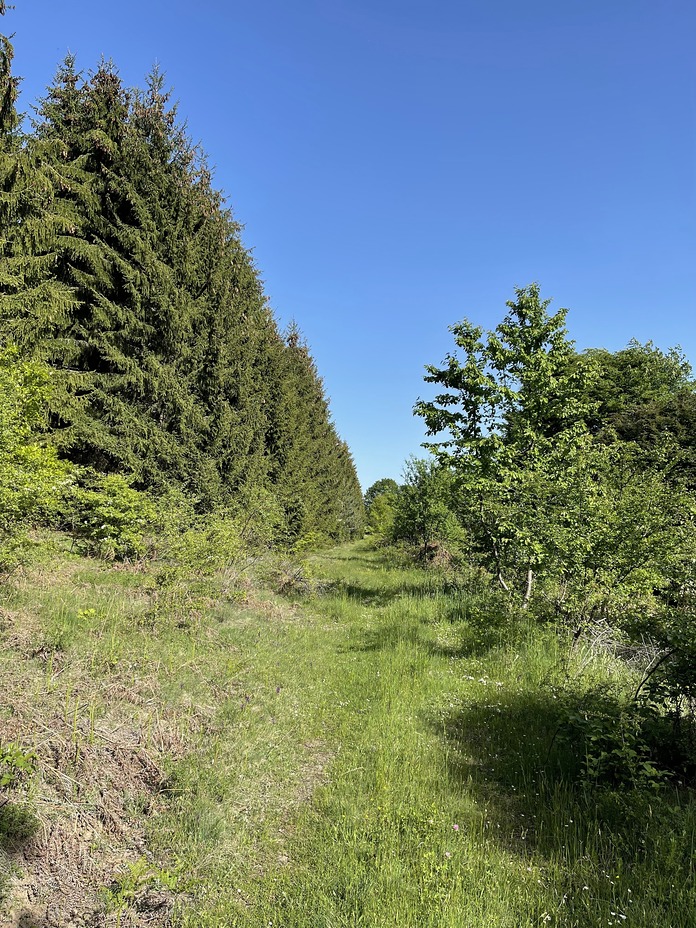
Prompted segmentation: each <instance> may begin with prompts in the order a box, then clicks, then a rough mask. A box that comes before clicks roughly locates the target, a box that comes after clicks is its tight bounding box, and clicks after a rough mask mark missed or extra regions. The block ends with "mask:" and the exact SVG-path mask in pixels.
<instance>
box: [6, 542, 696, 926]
mask: <svg viewBox="0 0 696 928" xmlns="http://www.w3.org/2000/svg"><path fill="white" fill-rule="evenodd" d="M43 557H44V562H45V563H44V562H41V560H40V558H39V559H38V561H37V564H36V565H35V567H34V569H33V570H32V571H29V573H28V574H27V576H26V579H25V580H24V581H23V582H20V583H17V584H15V587H14V590H13V591H12V593H11V594H8V599H7V602H8V606H9V607H10V608H11V609H12V610H14V612H15V614H16V615H19V616H23V617H24V618H23V622H24V624H25V637H26V638H27V641H29V640H30V641H31V647H29V646H28V645H27V646H24V647H23V651H22V653H23V655H24V658H23V660H24V663H23V665H22V673H23V674H24V683H25V684H26V685H27V686H28V688H29V691H30V692H31V699H32V701H33V704H34V706H35V707H36V709H35V711H36V714H37V716H38V720H39V721H40V720H41V718H48V717H49V716H50V713H51V712H52V713H54V714H57V713H60V714H61V716H62V719H63V721H62V723H61V724H62V725H63V727H64V729H65V732H66V733H67V734H65V736H64V737H65V738H66V739H67V740H69V739H70V738H71V737H73V738H74V741H75V745H76V746H78V747H79V746H80V745H81V747H82V750H83V751H84V756H85V757H86V756H88V754H89V750H90V746H94V745H96V746H98V745H99V743H100V739H102V738H108V737H113V733H114V732H116V731H122V730H123V728H124V726H126V727H127V728H128V729H129V730H130V731H131V732H132V734H133V738H134V739H139V740H138V743H139V744H142V745H143V746H144V747H145V748H146V749H147V750H148V751H150V752H151V754H152V756H153V757H155V758H156V759H157V763H158V764H159V765H160V767H161V770H162V783H161V786H160V794H161V795H160V797H159V799H158V802H157V804H156V807H153V808H148V809H146V808H145V805H147V804H146V803H144V802H143V801H141V800H140V799H139V797H138V794H137V791H134V793H133V795H132V796H130V799H129V803H130V804H129V806H128V809H127V813H128V814H129V815H131V816H132V818H133V820H134V821H137V820H138V817H140V820H142V825H143V829H144V839H145V841H146V851H145V852H142V851H138V854H141V853H145V854H146V855H147V860H148V861H149V860H151V861H152V862H153V866H154V865H155V864H156V867H155V869H154V870H152V873H154V874H155V875H157V874H160V875H162V874H163V875H164V876H167V875H170V876H171V880H169V883H170V884H171V886H173V887H174V888H175V890H176V894H175V896H174V899H175V904H174V908H173V909H172V910H171V911H170V914H169V915H168V918H171V919H172V921H173V923H174V924H175V925H179V926H181V928H193V926H202V928H206V926H208V928H213V926H217V928H223V926H239V928H251V926H259V928H261V926H263V928H269V926H274V928H352V926H366V928H397V926H399V928H402V926H404V928H416V926H433V928H434V926H438V928H440V926H441V928H484V926H485V928H489V926H495V928H508V926H509V928H512V926H519V928H527V926H537V925H539V926H545V925H551V926H553V925H556V926H564V928H590V926H599V925H602V926H604V925H620V924H626V925H628V926H641V928H655V926H660V928H662V926H664V928H669V926H672V928H691V926H694V925H696V890H695V883H694V854H693V852H694V837H695V834H696V814H695V808H696V807H695V805H694V802H693V798H692V793H691V792H690V791H689V790H688V789H686V788H676V787H661V788H655V789H646V788H641V789H635V788H632V787H631V785H630V784H626V783H624V784H620V788H619V786H617V787H616V788H612V789H610V788H608V787H606V786H599V785H598V784H593V783H592V782H590V781H588V779H587V777H585V778H584V779H583V778H582V777H580V776H579V774H580V772H581V768H582V761H583V757H582V746H581V745H580V744H579V743H573V742H572V741H569V740H568V739H567V738H565V739H564V737H562V732H561V730H562V726H563V723H564V719H565V718H566V716H565V715H564V712H565V711H566V706H567V703H568V697H569V694H570V696H571V697H572V699H573V700H575V704H576V705H578V706H580V707H582V704H583V703H582V698H583V692H585V691H588V692H589V691H591V690H592V688H593V687H596V686H597V685H600V684H601V685H602V686H603V687H604V688H605V690H606V692H608V693H611V692H614V691H615V692H617V693H618V692H620V691H621V689H622V687H625V686H626V684H627V682H630V671H629V670H628V669H627V668H626V667H625V666H623V665H622V664H620V662H618V661H616V660H614V659H612V658H611V657H610V656H608V655H606V654H602V653H598V654H594V653H592V652H590V651H589V650H587V648H586V647H583V646H575V647H574V648H573V649H572V650H570V649H569V648H568V645H567V643H566V642H564V640H563V639H562V638H561V637H559V635H558V634H557V632H556V631H555V630H553V629H550V628H548V627H544V626H540V625H537V624H535V623H534V622H533V621H532V620H531V619H530V618H529V617H526V616H518V617H517V618H514V619H513V618H511V616H510V614H509V612H506V611H505V610H504V609H502V608H501V604H500V600H499V598H498V597H497V596H496V595H495V594H493V593H490V592H488V591H486V590H484V589H474V588H473V587H472V589H467V588H466V586H465V585H464V586H462V585H461V584H460V585H459V586H455V585H453V584H452V583H451V582H450V581H448V580H447V579H446V578H444V577H443V576H442V575H440V574H438V573H436V572H434V571H429V570H423V569H421V568H418V567H414V566H413V565H411V564H409V563H408V561H405V560H404V559H403V558H401V557H400V556H399V555H397V554H396V553H394V552H390V551H388V550H374V549H372V548H371V547H370V546H369V545H368V544H367V543H359V544H356V545H351V546H346V547H344V548H339V549H334V550H332V551H329V552H325V553H324V554H322V555H319V556H317V557H315V558H314V559H313V562H312V570H313V572H314V573H315V575H316V576H317V578H319V580H320V581H321V582H319V583H318V584H317V591H318V592H316V593H315V594H314V595H311V596H304V597H297V598H295V599H294V600H293V599H292V598H290V599H288V598H284V599H281V598H279V597H277V596H274V595H273V594H271V593H262V592H259V591H258V590H256V591H253V590H252V591H248V595H247V598H246V601H244V602H240V601H234V600H230V599H229V598H227V599H225V598H224V597H221V596H220V595H219V592H218V593H216V590H215V587H214V585H211V586H209V588H207V589H206V590H205V591H203V592H201V591H200V590H199V592H198V594H197V595H196V596H192V595H188V593H187V594H186V595H184V596H182V597H179V599H174V600H169V601H168V605H167V607H166V608H159V607H157V603H158V593H157V580H156V577H155V576H154V574H153V573H151V572H150V573H149V572H148V571H147V570H146V571H144V572H133V571H119V570H114V569H111V568H105V567H104V566H103V565H99V564H98V563H97V562H94V561H90V560H86V559H81V558H78V557H75V556H72V555H70V554H69V553H67V552H65V551H61V550H57V551H56V550H52V551H49V552H48V553H44V555H43ZM474 586H475V585H474ZM155 607H157V608H155ZM13 660H14V661H15V662H16V648H15V651H14V652H7V653H6V655H5V658H4V661H5V662H4V664H2V666H1V667H0V670H2V671H3V673H4V677H5V678H6V679H8V678H9V674H10V672H11V669H12V667H13V666H15V665H13V664H12V663H11V662H12V661H13ZM42 713H43V714H42ZM559 732H561V734H560V735H559ZM71 733H72V734H71ZM35 740H36V743H37V745H38V746H39V747H40V744H41V740H40V737H39V736H38V735H37V736H36V738H35ZM29 741H31V739H29ZM93 749H94V748H93ZM76 757H77V754H76ZM80 763H81V762H80V761H79V760H75V762H74V769H73V774H74V776H75V779H76V780H79V776H80V770H81V766H80ZM77 791H78V792H79V790H77ZM86 793H87V794H89V790H87V791H86ZM81 795H82V799H83V800H84V798H85V791H84V790H83V793H82V794H81ZM35 798H36V801H37V804H38V805H37V807H38V809H39V814H40V815H43V816H44V817H45V816H46V815H47V814H48V813H47V812H46V810H45V809H44V810H42V807H41V797H40V796H36V797H35ZM75 801H76V802H77V801H78V800H77V799H76V800H75ZM139 803H140V805H139ZM69 812H70V809H69V808H67V809H66V810H64V814H69ZM52 814H53V813H52ZM124 814H126V813H124ZM138 854H136V855H134V854H132V853H131V854H130V856H129V855H128V853H125V852H124V854H123V861H122V866H121V867H120V868H119V866H118V864H117V863H114V866H115V874H116V877H117V883H116V885H117V886H121V888H122V889H123V887H125V885H126V883H125V882H124V881H126V879H127V878H128V874H132V873H134V872H139V871H138V870H137V868H138V867H139V866H140V863H139V862H140V859H141V858H140V857H139V856H138ZM142 859H145V858H142ZM158 868H159V869H158ZM150 872H151V871H147V873H148V874H150ZM119 874H121V876H120V877H119ZM124 874H125V875H124ZM163 878H164V877H163ZM118 879H120V880H121V883H118ZM148 879H150V876H148ZM152 879H154V877H152ZM165 882H166V880H165ZM117 895H118V894H117V893H116V892H115V891H113V892H112V897H113V898H116V896H117ZM121 897H123V899H124V902H123V906H122V911H119V913H118V918H119V919H121V918H122V919H123V920H122V921H119V924H123V925H125V924H133V925H137V924H139V923H140V922H139V921H138V919H139V918H140V916H139V915H138V913H137V908H136V906H135V902H136V901H137V899H136V897H135V895H133V896H132V897H131V896H128V895H127V894H126V893H125V890H124V891H122V892H121V895H120V896H119V897H118V898H121ZM131 903H132V904H131ZM113 917H115V916H114V915H113V913H112V915H111V916H105V918H107V921H106V922H105V924H109V923H110V922H108V918H113ZM143 917H144V916H143ZM128 918H130V921H128V920H127V919H128ZM113 923H114V924H116V922H113Z"/></svg>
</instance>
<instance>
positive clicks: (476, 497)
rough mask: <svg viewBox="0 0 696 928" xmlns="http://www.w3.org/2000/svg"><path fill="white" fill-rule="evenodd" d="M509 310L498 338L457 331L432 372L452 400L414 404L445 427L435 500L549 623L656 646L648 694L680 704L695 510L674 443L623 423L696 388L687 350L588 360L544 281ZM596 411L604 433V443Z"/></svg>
mask: <svg viewBox="0 0 696 928" xmlns="http://www.w3.org/2000/svg"><path fill="white" fill-rule="evenodd" d="M508 306H509V309H510V312H509V314H508V315H507V317H506V318H505V320H504V321H503V322H502V323H501V324H500V325H499V326H498V327H497V329H496V330H495V331H494V332H489V333H487V335H486V336H485V337H484V333H483V331H482V330H481V329H480V328H477V327H474V326H472V325H471V324H470V323H469V322H467V321H464V322H462V323H460V324H458V325H457V326H454V327H453V331H454V334H455V341H456V344H457V348H458V349H459V352H460V353H459V354H457V353H455V354H453V355H450V356H448V358H447V360H446V364H445V366H444V367H442V368H435V367H430V368H428V372H429V373H428V376H427V377H426V380H428V381H429V382H432V383H437V384H439V385H441V386H442V387H443V388H444V389H445V391H446V392H443V393H441V394H439V395H437V396H436V397H435V399H434V400H433V401H431V402H420V403H419V404H418V405H417V406H416V411H417V412H418V413H419V414H420V415H422V416H423V417H424V419H425V421H426V424H427V426H428V430H429V432H430V434H433V435H434V434H438V433H440V432H443V431H444V432H446V433H447V434H446V437H445V440H444V441H441V442H440V443H438V444H435V445H432V446H431V447H432V448H433V450H434V451H435V452H436V453H437V455H438V458H439V460H440V462H441V466H442V468H443V469H444V470H445V472H448V473H450V474H451V475H452V484H451V488H450V490H449V491H448V492H445V494H444V497H443V493H442V490H436V489H434V488H433V489H429V488H426V490H425V498H426V499H425V503H428V499H429V498H430V499H431V501H432V502H431V505H433V506H436V505H437V506H440V507H442V506H443V504H444V506H445V508H449V510H450V511H453V512H456V515H457V517H458V519H459V522H460V524H461V526H462V527H463V528H464V529H465V530H466V531H467V532H468V535H469V539H470V545H471V552H472V554H473V555H474V556H475V557H476V558H477V559H478V560H479V562H480V563H481V564H482V566H483V567H485V568H486V569H487V570H489V571H490V572H491V573H492V574H493V575H494V576H495V577H497V579H498V581H499V583H500V585H501V587H502V588H503V589H505V590H506V591H509V592H510V593H511V594H514V595H515V597H516V598H517V599H518V601H521V602H522V603H523V605H524V606H525V607H527V606H530V605H532V606H533V607H534V610H535V612H536V614H537V615H540V616H543V617H544V618H553V619H555V620H559V619H560V620H562V621H564V622H572V623H574V624H575V625H576V626H580V627H583V626H585V625H587V624H592V623H597V622H600V623H606V624H608V625H609V627H611V628H613V629H614V633H615V634H616V635H617V636H619V637H621V638H623V639H624V640H625V641H626V642H639V643H643V644H646V645H649V646H651V647H653V648H655V649H657V650H658V652H659V653H661V654H662V655H664V659H663V660H661V661H660V664H659V667H658V668H655V671H654V672H651V673H650V677H649V687H648V689H649V690H650V691H652V692H653V693H654V692H657V690H658V688H661V689H660V692H661V693H662V698H663V705H664V700H665V699H667V700H669V703H670V705H671V706H672V707H673V708H674V710H675V711H677V710H678V707H679V706H680V705H681V704H683V702H684V700H687V701H688V699H690V698H691V694H692V692H693V684H694V682H696V681H695V680H694V677H693V674H692V673H691V671H690V670H689V669H688V668H690V667H691V666H693V658H694V656H696V649H695V648H694V638H693V632H692V629H693V628H694V622H693V616H694V608H693V597H692V592H691V581H690V579H689V578H690V577H691V576H692V575H693V550H694V547H696V505H695V503H694V498H693V495H692V494H691V493H690V492H688V490H686V489H684V485H683V483H684V481H683V473H684V470H683V467H682V470H681V471H680V470H679V467H675V461H674V447H675V442H674V440H673V439H672V438H670V437H669V436H667V437H666V436H665V435H660V436H657V435H654V434H653V437H652V440H648V439H647V438H646V435H645V433H643V434H641V433H640V431H639V430H638V431H637V430H636V429H635V427H634V432H633V434H632V435H631V437H634V438H635V439H636V440H635V441H627V440H625V437H626V436H625V435H624V436H619V435H618V434H617V433H618V429H617V428H613V427H610V426H611V425H612V423H613V425H614V426H616V425H619V424H620V423H621V421H622V420H621V419H620V418H619V413H621V415H625V416H627V417H629V416H630V410H631V409H633V408H635V407H632V406H630V403H633V402H635V403H643V404H648V403H657V402H661V403H663V402H664V403H666V402H667V400H666V399H665V397H668V398H669V397H670V396H672V397H673V395H674V394H673V392H671V391H675V390H677V391H681V392H679V393H678V394H677V395H678V396H681V397H686V396H689V395H691V394H690V393H689V392H688V391H689V389H690V388H689V377H690V368H689V367H688V365H687V364H686V362H685V361H684V359H683V356H682V355H681V354H680V353H679V352H676V351H673V352H670V353H669V354H667V355H664V354H663V353H662V352H659V351H658V350H657V349H655V348H654V347H653V346H652V345H647V346H645V347H643V346H640V345H637V344H635V343H634V344H632V345H630V346H629V348H628V349H626V351H625V352H623V353H618V354H617V355H609V354H608V353H602V352H595V353H592V354H591V355H590V356H589V357H585V358H578V356H577V355H575V353H574V351H573V347H572V343H571V342H570V341H569V340H568V339H567V336H566V331H565V316H566V311H565V310H561V311H560V312H558V313H556V314H555V315H553V316H551V315H549V313H548V311H547V307H548V303H547V302H542V301H541V300H540V298H539V291H538V287H536V285H532V286H531V287H528V288H526V289H525V290H518V291H517V300H516V302H514V303H509V304H508ZM607 372H609V373H607ZM622 402H623V403H624V404H625V405H624V406H623V407H621V403H622ZM669 402H672V400H669ZM642 408H643V409H644V410H645V411H646V413H647V411H648V410H650V409H652V408H653V407H651V406H649V405H644V406H643V407H642ZM684 408H687V407H686V406H684ZM597 416H599V417H600V420H601V421H604V423H605V426H604V428H603V429H602V430H601V431H600V432H598V433H597V435H595V434H593V427H592V423H593V422H594V421H595V418H596V417H597ZM612 416H614V418H613V419H612ZM602 417H603V418H602ZM634 426H635V423H634ZM594 431H595V432H596V431H597V430H596V429H594ZM626 431H628V428H627V427H626ZM622 437H623V440H621V439H622ZM683 460H684V459H683V458H682V459H678V463H683ZM687 483H688V481H687ZM404 498H405V499H408V497H407V496H406V497H404ZM415 499H418V497H417V496H416V497H415ZM420 506H421V509H422V510H423V509H424V505H423V503H422V502H421V503H420ZM425 509H426V510H427V506H426V507H425ZM440 511H441V512H444V510H443V509H442V508H441V510H440ZM412 521H413V520H412ZM398 526H399V517H398V515H397V520H396V523H395V531H398ZM658 671H659V672H658ZM646 682H647V681H646Z"/></svg>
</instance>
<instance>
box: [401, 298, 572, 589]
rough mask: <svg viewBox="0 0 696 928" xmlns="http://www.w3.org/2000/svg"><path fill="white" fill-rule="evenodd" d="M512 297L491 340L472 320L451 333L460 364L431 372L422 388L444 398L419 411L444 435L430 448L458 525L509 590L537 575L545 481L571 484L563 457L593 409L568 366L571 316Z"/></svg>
mask: <svg viewBox="0 0 696 928" xmlns="http://www.w3.org/2000/svg"><path fill="white" fill-rule="evenodd" d="M516 295H517V301H516V302H508V304H507V305H508V307H509V310H510V311H509V313H508V315H507V316H506V317H505V319H504V320H503V322H502V323H501V324H500V325H499V326H498V327H497V329H496V330H495V332H489V333H487V335H486V338H485V339H484V338H483V335H484V333H483V330H482V329H480V328H478V327H476V326H473V325H472V324H471V323H470V322H468V321H467V320H464V321H463V322H461V323H458V324H457V325H455V326H453V327H452V331H453V333H454V337H455V343H456V345H457V348H458V349H459V351H460V352H461V355H462V357H461V358H460V356H459V355H458V354H457V353H455V354H452V355H449V356H448V357H447V359H446V363H445V366H444V367H443V368H436V367H433V366H430V367H428V368H427V370H428V374H427V376H426V378H425V379H426V381H428V382H430V383H436V384H439V385H441V386H442V387H444V389H445V391H446V392H444V393H440V394H439V395H437V396H436V397H435V400H434V401H431V402H424V401H419V403H417V404H416V408H415V411H416V413H417V414H418V415H421V416H423V418H424V419H425V422H426V425H427V428H428V434H430V435H436V434H438V433H440V432H443V431H445V432H446V433H447V437H446V438H445V440H444V441H442V442H440V443H437V444H432V445H430V446H428V447H430V448H431V449H432V450H433V451H435V452H436V453H437V455H438V457H439V459H440V460H441V461H442V462H443V463H444V464H446V465H448V466H449V467H451V468H453V469H454V472H455V473H456V479H457V495H458V498H459V506H458V512H459V514H460V517H461V518H462V520H463V522H464V524H465V525H466V527H467V528H469V530H470V531H471V533H472V539H473V542H474V544H475V546H476V547H477V548H478V550H479V551H480V553H481V554H482V555H483V556H484V559H485V561H486V566H488V567H490V569H491V570H492V571H493V572H494V573H495V574H496V576H497V577H498V579H499V580H500V583H501V584H502V585H503V586H505V587H507V586H508V585H509V583H511V582H512V583H515V582H519V580H518V575H519V574H522V576H523V577H524V576H525V575H527V576H528V575H529V571H531V570H534V569H536V568H537V567H538V562H539V559H540V557H541V551H540V545H539V541H538V538H537V531H536V529H537V526H538V522H539V517H540V512H539V509H538V500H537V496H538V491H539V487H540V481H541V482H546V483H547V484H548V485H549V486H550V487H553V486H556V485H557V484H559V482H561V481H562V480H563V479H567V468H566V458H565V454H564V453H563V451H562V450H561V453H559V449H564V448H570V447H573V446H574V445H575V444H576V442H577V441H578V439H579V438H580V437H581V436H582V433H583V431H584V425H583V417H584V416H585V415H587V413H588V409H589V406H588V402H587V401H586V399H585V395H586V392H587V390H586V379H585V378H586V377H587V376H589V374H588V372H587V371H586V370H583V369H580V368H578V367H577V366H574V365H573V364H572V363H571V361H572V359H573V358H574V352H573V348H572V343H571V342H569V341H568V339H567V337H566V330H565V318H566V314H567V310H559V312H557V313H556V314H555V315H553V316H550V315H549V314H548V312H547V308H548V302H549V301H545V302H543V301H541V299H540V296H539V288H538V286H537V285H536V284H533V285H531V286H530V287H527V288H526V289H521V290H520V289H518V290H517V291H516ZM527 589H529V585H528V582H527Z"/></svg>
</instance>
